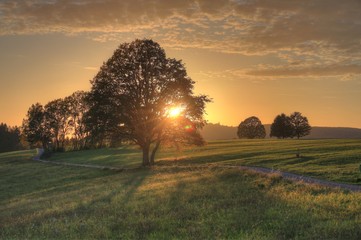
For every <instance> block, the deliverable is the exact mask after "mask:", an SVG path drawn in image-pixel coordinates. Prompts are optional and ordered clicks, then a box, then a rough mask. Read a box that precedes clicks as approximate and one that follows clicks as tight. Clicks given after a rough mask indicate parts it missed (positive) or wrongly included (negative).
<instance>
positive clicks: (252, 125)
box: [237, 116, 266, 139]
mask: <svg viewBox="0 0 361 240" xmlns="http://www.w3.org/2000/svg"><path fill="white" fill-rule="evenodd" d="M237 135H238V137H239V138H248V139H254V138H265V137H266V130H265V128H264V126H263V125H262V122H261V121H260V120H259V119H258V118H257V117H254V116H252V117H249V118H247V119H245V120H244V121H243V122H241V124H239V126H238V131H237Z"/></svg>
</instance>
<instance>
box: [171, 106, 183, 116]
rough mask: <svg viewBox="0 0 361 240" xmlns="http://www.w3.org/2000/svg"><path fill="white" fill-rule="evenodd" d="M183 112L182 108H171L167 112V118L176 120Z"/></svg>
mask: <svg viewBox="0 0 361 240" xmlns="http://www.w3.org/2000/svg"><path fill="white" fill-rule="evenodd" d="M183 111H184V108H183V107H172V108H170V109H169V110H168V116H169V117H171V118H176V117H179V116H180V115H181V114H182V112H183Z"/></svg>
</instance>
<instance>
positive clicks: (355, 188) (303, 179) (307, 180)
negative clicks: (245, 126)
mask: <svg viewBox="0 0 361 240" xmlns="http://www.w3.org/2000/svg"><path fill="white" fill-rule="evenodd" d="M35 161H38V162H42V163H48V164H56V165H64V166H71V167H86V168H94V169H103V170H113V171H119V172H121V171H127V170H132V169H128V168H118V167H109V166H100V165H90V164H77V163H64V162H54V161H46V160H35ZM220 167H225V166H220ZM230 167H231V168H235V167H236V168H239V169H241V170H252V171H255V172H261V173H278V174H280V175H281V176H282V177H284V178H286V179H289V180H292V181H297V182H305V183H311V184H319V185H322V186H326V187H333V188H342V189H347V190H350V191H352V192H361V186H357V185H352V184H346V183H337V182H331V181H326V180H321V179H317V178H312V177H307V176H303V175H298V174H294V173H289V172H281V171H277V170H274V169H270V168H263V167H250V166H230Z"/></svg>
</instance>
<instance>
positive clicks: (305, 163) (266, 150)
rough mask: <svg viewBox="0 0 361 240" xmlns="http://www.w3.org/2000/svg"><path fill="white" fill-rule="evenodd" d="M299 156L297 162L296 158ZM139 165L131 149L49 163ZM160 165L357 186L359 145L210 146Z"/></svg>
mask: <svg viewBox="0 0 361 240" xmlns="http://www.w3.org/2000/svg"><path fill="white" fill-rule="evenodd" d="M298 150H299V151H300V154H301V157H300V158H297V157H296V153H297V151H298ZM140 159H141V152H140V151H139V149H137V147H135V146H132V147H121V148H117V149H101V150H89V151H82V152H67V153H59V154H56V155H55V156H53V157H52V158H51V159H50V160H52V161H60V162H62V161H63V162H71V163H86V164H96V165H107V166H115V167H126V168H131V167H136V166H139V164H140V163H141V161H140ZM175 159H178V161H175ZM158 164H161V165H199V164H201V165H204V164H207V165H212V164H223V165H247V166H261V167H268V168H273V169H277V170H283V171H289V172H293V173H299V174H303V175H307V176H312V177H317V178H320V179H325V180H331V181H337V182H345V183H351V184H356V185H361V173H360V169H359V166H360V164H361V140H340V139H333V140H272V139H271V140H270V139H262V140H228V141H213V142H210V143H208V144H207V145H206V146H205V147H201V148H184V149H183V150H179V151H175V150H174V149H171V148H165V149H162V150H161V152H160V153H159V154H158Z"/></svg>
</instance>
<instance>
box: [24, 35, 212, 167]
mask: <svg viewBox="0 0 361 240" xmlns="http://www.w3.org/2000/svg"><path fill="white" fill-rule="evenodd" d="M91 84H92V87H91V90H90V92H88V93H85V92H76V93H74V94H72V95H71V96H69V97H66V98H64V99H56V100H53V101H51V102H49V103H47V104H46V105H45V106H42V105H41V104H39V103H37V104H34V105H32V106H31V107H30V108H29V111H28V113H27V116H26V118H25V119H24V121H23V126H22V128H23V132H24V135H25V136H26V138H27V140H28V141H29V142H30V143H31V144H32V145H33V146H35V145H39V144H40V145H42V146H43V147H45V148H50V147H53V148H54V149H55V150H61V149H64V146H65V143H66V142H67V139H70V141H71V143H72V148H73V149H81V148H84V147H87V146H90V147H94V146H95V147H96V146H98V147H99V146H104V145H105V144H111V143H114V142H115V141H116V142H119V141H121V140H129V141H132V142H134V143H136V144H137V145H139V146H140V147H141V149H142V151H143V165H152V164H154V159H155V154H156V152H157V150H158V149H159V147H160V145H161V144H164V143H174V144H197V145H201V144H203V143H204V141H203V139H202V137H201V135H200V134H199V132H198V129H199V128H201V127H202V126H203V125H204V124H205V120H204V119H203V115H204V113H205V104H206V103H207V102H209V101H210V99H209V98H208V97H207V96H205V95H199V96H195V95H194V94H193V85H194V81H193V80H192V79H191V78H190V77H189V76H188V75H187V72H186V69H185V67H184V65H183V63H182V62H181V61H179V60H176V59H171V58H167V57H166V55H165V52H164V50H163V49H162V48H161V47H160V46H159V44H158V43H156V42H153V41H152V40H147V39H145V40H135V41H133V42H131V43H124V44H121V45H120V46H119V48H118V49H116V50H115V52H114V54H113V56H112V57H111V58H110V59H109V60H108V61H106V62H105V63H104V64H103V66H102V67H101V68H100V71H99V72H98V74H97V75H96V76H95V77H94V79H93V80H92V81H91ZM172 109H177V110H176V111H173V112H178V114H177V115H174V114H173V115H172V114H170V112H171V111H172ZM50 145H51V146H50Z"/></svg>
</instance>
